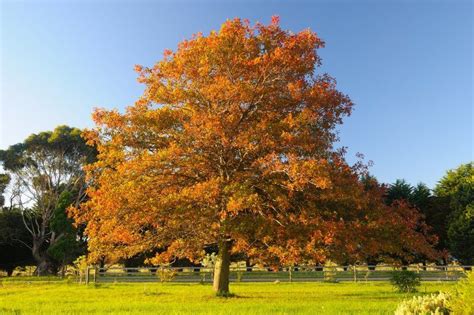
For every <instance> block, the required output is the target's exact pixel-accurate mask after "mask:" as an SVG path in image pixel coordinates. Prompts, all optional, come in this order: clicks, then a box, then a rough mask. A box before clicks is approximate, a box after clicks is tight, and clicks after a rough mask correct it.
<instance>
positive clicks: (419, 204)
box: [0, 126, 474, 275]
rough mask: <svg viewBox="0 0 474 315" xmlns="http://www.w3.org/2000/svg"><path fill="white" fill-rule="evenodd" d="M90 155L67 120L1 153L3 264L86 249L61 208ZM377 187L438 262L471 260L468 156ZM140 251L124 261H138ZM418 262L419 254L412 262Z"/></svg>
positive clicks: (473, 203)
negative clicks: (417, 221)
mask: <svg viewBox="0 0 474 315" xmlns="http://www.w3.org/2000/svg"><path fill="white" fill-rule="evenodd" d="M96 154H97V153H96V151H95V149H94V148H92V147H89V146H87V145H86V143H85V141H84V140H83V139H82V138H81V130H79V129H77V128H71V127H67V126H59V127H57V128H56V129H55V130H53V131H47V132H41V133H39V134H33V135H31V136H30V137H28V138H27V139H26V140H25V141H24V142H22V143H19V144H15V145H12V146H10V147H9V148H8V149H7V150H2V151H0V161H1V163H2V168H3V172H4V173H2V174H0V207H1V210H0V269H1V270H4V271H6V272H7V273H8V274H9V275H11V273H12V272H13V270H14V268H15V267H18V266H27V265H36V266H37V270H36V272H37V273H38V274H41V275H44V274H57V273H58V272H61V271H64V268H65V266H67V265H68V264H71V263H72V262H73V261H74V260H75V259H76V258H77V257H79V256H80V255H84V254H86V251H87V244H86V242H87V240H86V238H85V237H84V235H83V229H84V227H82V226H75V225H74V222H73V220H72V219H71V218H69V217H68V215H67V211H66V209H67V208H68V207H69V206H71V205H78V204H79V203H81V202H83V201H84V200H85V198H86V195H85V194H84V191H85V188H86V186H87V180H86V178H85V174H84V172H83V166H84V165H86V164H88V163H90V162H92V161H94V160H95V156H96ZM380 186H381V187H383V189H385V197H384V198H385V202H386V203H387V204H388V205H393V204H396V203H399V202H406V203H409V205H410V206H411V207H414V208H416V209H418V211H419V212H421V213H422V214H423V217H424V220H425V221H426V223H427V225H428V226H429V227H430V231H429V233H431V234H434V235H436V236H437V238H438V242H437V244H436V249H437V250H439V251H440V252H441V253H443V254H444V255H442V257H443V262H444V263H448V262H449V261H450V260H453V259H455V260H458V261H459V262H460V263H462V264H468V265H469V264H474V170H473V162H470V163H467V164H463V165H461V166H459V167H458V168H456V169H453V170H449V171H447V173H446V174H445V176H444V177H443V178H441V179H440V180H439V182H438V183H437V185H436V186H435V188H434V189H432V190H431V189H430V188H429V187H427V186H426V185H425V184H423V183H419V184H417V185H416V186H413V185H411V184H409V183H407V182H406V181H405V180H402V179H400V180H397V181H396V182H394V183H392V184H385V185H380ZM146 256H147V255H146V254H145V253H144V254H142V255H139V256H137V257H133V258H131V259H127V260H124V261H123V262H124V263H126V264H127V265H141V264H143V263H144V261H145V259H146ZM242 258H243V259H245V257H242ZM382 261H383V259H382V260H381V259H376V258H374V260H372V261H368V262H372V263H373V262H382ZM423 261H424V258H423V257H422V256H420V257H418V258H416V259H415V260H414V261H411V262H423ZM180 263H181V264H182V263H183V261H180Z"/></svg>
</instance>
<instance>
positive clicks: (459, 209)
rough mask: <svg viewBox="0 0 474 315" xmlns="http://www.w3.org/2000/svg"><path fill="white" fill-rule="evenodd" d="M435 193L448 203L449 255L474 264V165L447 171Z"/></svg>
mask: <svg viewBox="0 0 474 315" xmlns="http://www.w3.org/2000/svg"><path fill="white" fill-rule="evenodd" d="M435 194H436V196H438V197H439V198H445V199H446V200H447V201H448V203H449V209H450V211H449V212H450V214H449V215H448V221H449V222H448V228H447V237H448V245H449V249H450V252H451V253H452V254H453V256H454V257H456V258H457V259H459V260H460V261H461V262H462V263H463V264H474V162H470V163H467V164H463V165H461V166H459V167H458V168H457V169H454V170H450V171H448V172H447V173H446V175H445V176H444V177H443V178H442V179H441V180H440V181H439V183H438V185H437V186H436V188H435Z"/></svg>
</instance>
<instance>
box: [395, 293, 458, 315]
mask: <svg viewBox="0 0 474 315" xmlns="http://www.w3.org/2000/svg"><path fill="white" fill-rule="evenodd" d="M449 301H450V296H449V294H447V293H443V292H441V293H438V294H430V295H425V296H415V297H413V298H411V299H408V300H405V301H403V302H401V303H400V304H399V305H398V307H397V309H396V310H395V315H421V314H423V315H424V314H426V315H428V314H429V315H445V314H450V311H449V308H448V303H449ZM456 314H457V313H456Z"/></svg>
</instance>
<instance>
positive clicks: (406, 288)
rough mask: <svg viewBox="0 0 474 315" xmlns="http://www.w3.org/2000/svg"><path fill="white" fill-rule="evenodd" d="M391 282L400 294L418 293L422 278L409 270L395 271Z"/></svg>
mask: <svg viewBox="0 0 474 315" xmlns="http://www.w3.org/2000/svg"><path fill="white" fill-rule="evenodd" d="M390 282H391V283H392V285H393V286H394V287H396V288H397V289H398V291H400V292H416V290H417V289H416V288H417V287H418V286H420V276H419V275H418V274H417V273H416V272H414V271H409V270H401V271H394V272H392V278H391V279H390Z"/></svg>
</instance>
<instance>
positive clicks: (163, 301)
mask: <svg viewBox="0 0 474 315" xmlns="http://www.w3.org/2000/svg"><path fill="white" fill-rule="evenodd" d="M452 285H453V283H434V282H425V283H422V286H421V287H420V292H419V293H418V294H424V293H432V292H437V291H440V290H446V289H449V288H450V287H452ZM231 291H232V293H234V294H235V296H234V297H232V298H218V297H215V296H214V294H213V292H212V289H211V286H210V285H201V284H195V283H193V284H179V283H165V284H161V283H146V284H145V283H132V284H125V283H116V284H114V283H110V284H98V285H93V284H91V285H89V286H85V285H79V284H68V283H65V282H49V283H47V282H46V283H42V282H23V283H22V282H18V281H3V282H2V283H0V314H48V315H50V314H68V315H69V314H226V315H227V314H393V312H394V310H395V308H396V306H397V304H398V303H399V302H400V301H401V300H402V299H404V298H407V297H408V296H412V295H413V294H408V295H407V294H400V293H397V292H396V291H395V290H394V289H393V288H392V287H391V286H390V284H389V283H385V282H384V283H377V282H369V283H278V284H274V283H232V284H231Z"/></svg>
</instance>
